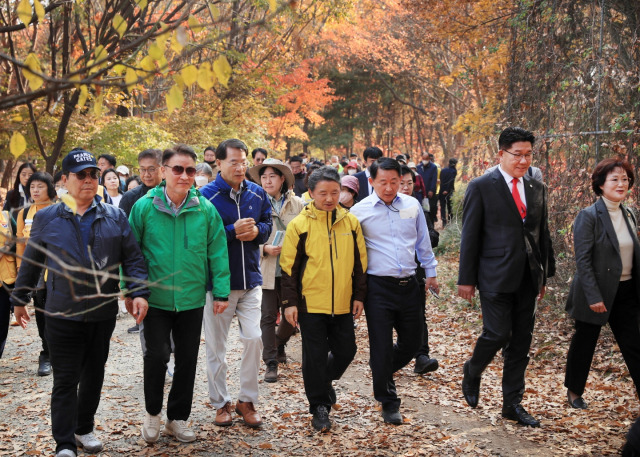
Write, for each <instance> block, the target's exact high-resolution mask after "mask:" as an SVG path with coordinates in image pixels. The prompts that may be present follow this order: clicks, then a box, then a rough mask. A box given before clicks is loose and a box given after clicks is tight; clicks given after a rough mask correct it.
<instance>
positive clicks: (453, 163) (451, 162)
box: [449, 157, 458, 167]
mask: <svg viewBox="0 0 640 457" xmlns="http://www.w3.org/2000/svg"><path fill="white" fill-rule="evenodd" d="M456 165H458V159H456V158H455V157H452V158H450V159H449V166H450V167H455V166H456Z"/></svg>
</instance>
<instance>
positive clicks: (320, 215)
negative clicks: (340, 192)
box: [302, 202, 348, 224]
mask: <svg viewBox="0 0 640 457" xmlns="http://www.w3.org/2000/svg"><path fill="white" fill-rule="evenodd" d="M333 212H334V213H335V215H336V220H335V221H334V222H333V224H337V223H338V222H339V221H340V220H342V219H343V218H344V217H345V216H346V215H347V213H348V211H347V210H346V209H344V208H342V207H341V206H340V205H338V206H337V207H336V209H334V210H333ZM302 214H304V215H305V216H307V217H308V218H311V219H324V218H327V217H330V214H331V213H329V212H327V211H322V210H319V209H318V208H316V205H314V204H313V202H311V203H309V204H308V205H307V206H305V207H304V208H303V209H302Z"/></svg>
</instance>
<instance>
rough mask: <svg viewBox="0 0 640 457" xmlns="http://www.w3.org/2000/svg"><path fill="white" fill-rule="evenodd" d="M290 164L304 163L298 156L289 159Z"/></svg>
mask: <svg viewBox="0 0 640 457" xmlns="http://www.w3.org/2000/svg"><path fill="white" fill-rule="evenodd" d="M291 162H298V163H302V162H304V161H303V160H302V157H300V156H293V157H291V158H290V159H289V163H291Z"/></svg>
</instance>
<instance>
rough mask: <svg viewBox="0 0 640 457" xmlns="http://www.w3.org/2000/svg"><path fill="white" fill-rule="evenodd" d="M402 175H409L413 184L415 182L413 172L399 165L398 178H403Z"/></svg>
mask: <svg viewBox="0 0 640 457" xmlns="http://www.w3.org/2000/svg"><path fill="white" fill-rule="evenodd" d="M404 175H411V179H413V182H414V183H415V182H416V174H415V173H414V171H413V170H412V169H411V168H409V167H408V166H406V165H400V177H403V176H404Z"/></svg>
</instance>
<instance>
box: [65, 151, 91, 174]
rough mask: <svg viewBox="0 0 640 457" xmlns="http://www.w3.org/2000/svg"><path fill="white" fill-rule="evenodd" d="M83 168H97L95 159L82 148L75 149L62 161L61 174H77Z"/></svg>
mask: <svg viewBox="0 0 640 457" xmlns="http://www.w3.org/2000/svg"><path fill="white" fill-rule="evenodd" d="M85 168H98V164H97V163H96V158H95V157H94V156H93V154H91V153H90V152H88V151H85V150H84V149H82V148H75V149H74V150H72V151H71V152H70V153H69V154H67V156H66V157H65V158H64V159H62V172H63V173H69V172H71V173H78V172H79V171H82V170H84V169H85Z"/></svg>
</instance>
